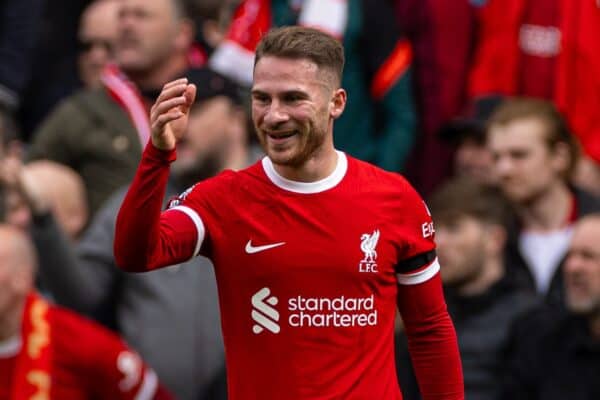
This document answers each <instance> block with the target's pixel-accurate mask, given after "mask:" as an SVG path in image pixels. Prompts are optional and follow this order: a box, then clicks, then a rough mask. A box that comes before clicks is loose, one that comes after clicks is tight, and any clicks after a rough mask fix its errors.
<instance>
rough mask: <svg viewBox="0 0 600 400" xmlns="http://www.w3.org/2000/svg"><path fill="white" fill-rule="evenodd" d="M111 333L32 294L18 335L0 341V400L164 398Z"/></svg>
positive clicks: (137, 360) (153, 379)
mask: <svg viewBox="0 0 600 400" xmlns="http://www.w3.org/2000/svg"><path fill="white" fill-rule="evenodd" d="M170 398H171V397H170V396H169V395H168V394H167V393H166V392H165V391H164V390H163V389H162V388H161V387H160V386H159V383H158V380H157V377H156V375H155V373H154V371H152V370H151V369H150V368H149V367H147V366H146V365H144V363H143V361H142V360H141V359H140V357H139V356H138V355H137V354H136V353H135V352H133V351H132V350H130V349H129V348H128V347H127V345H126V344H125V343H124V342H123V341H122V340H121V339H120V338H119V337H117V336H116V335H115V334H113V333H112V332H110V331H108V330H107V329H105V328H103V327H101V326H99V325H97V324H95V323H93V322H91V321H88V320H86V319H84V318H82V317H79V316H77V315H76V314H74V313H72V312H70V311H67V310H64V309H61V308H58V307H56V306H54V305H50V304H48V303H47V302H46V301H44V300H43V299H42V298H40V297H38V296H36V295H32V296H30V297H29V298H28V300H27V304H26V307H25V312H24V317H23V323H22V331H21V335H20V336H17V337H15V338H14V339H13V340H11V341H9V342H7V343H4V344H3V345H0V400H30V399H48V400H50V399H57V400H90V399H117V400H133V399H136V400H145V399H148V400H150V399H154V400H168V399H170Z"/></svg>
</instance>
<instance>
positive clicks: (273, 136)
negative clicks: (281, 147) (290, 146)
mask: <svg viewBox="0 0 600 400" xmlns="http://www.w3.org/2000/svg"><path fill="white" fill-rule="evenodd" d="M296 133H297V132H296V131H292V132H286V133H267V136H268V137H270V138H271V139H274V140H283V139H287V138H290V137H292V136H294V135H295V134H296Z"/></svg>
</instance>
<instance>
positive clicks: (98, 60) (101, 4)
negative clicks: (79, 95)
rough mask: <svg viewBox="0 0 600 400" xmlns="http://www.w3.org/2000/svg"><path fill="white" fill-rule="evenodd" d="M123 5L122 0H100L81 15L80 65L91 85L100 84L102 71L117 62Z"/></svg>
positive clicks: (87, 84)
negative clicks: (118, 30)
mask: <svg viewBox="0 0 600 400" xmlns="http://www.w3.org/2000/svg"><path fill="white" fill-rule="evenodd" d="M119 7H120V1H119V0H96V1H94V2H92V3H91V4H90V5H89V6H88V7H87V8H86V9H85V11H84V12H83V14H82V15H81V20H80V23H79V32H78V34H77V41H78V44H79V55H78V57H77V66H78V71H79V79H80V80H81V82H82V83H83V85H84V86H85V87H87V88H98V87H100V86H101V85H102V83H101V80H100V77H101V74H102V70H103V69H104V67H105V66H106V65H107V64H108V63H109V62H111V61H114V60H113V56H114V47H115V43H116V40H117V27H118V25H117V23H118V16H119Z"/></svg>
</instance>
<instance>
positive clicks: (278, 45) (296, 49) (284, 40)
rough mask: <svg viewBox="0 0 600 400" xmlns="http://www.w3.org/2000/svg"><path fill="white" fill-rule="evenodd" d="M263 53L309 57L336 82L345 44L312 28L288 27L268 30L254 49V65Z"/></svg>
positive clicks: (289, 56)
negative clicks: (328, 71)
mask: <svg viewBox="0 0 600 400" xmlns="http://www.w3.org/2000/svg"><path fill="white" fill-rule="evenodd" d="M265 56H274V57H282V58H292V59H308V60H310V61H312V62H314V63H315V64H317V66H318V67H319V68H324V69H328V70H330V71H331V72H333V74H334V76H335V78H336V80H337V82H336V83H337V84H338V85H339V84H340V83H341V81H342V73H343V71H344V47H343V46H342V44H341V43H340V42H339V41H338V40H337V39H335V38H334V37H332V36H330V35H328V34H326V33H324V32H321V31H319V30H317V29H313V28H305V27H301V26H287V27H283V28H275V29H272V30H271V31H269V33H267V34H266V35H265V36H264V37H263V38H262V39H261V41H260V43H259V44H258V47H257V48H256V58H255V59H254V66H256V64H257V63H258V61H259V60H260V59H261V58H262V57H265Z"/></svg>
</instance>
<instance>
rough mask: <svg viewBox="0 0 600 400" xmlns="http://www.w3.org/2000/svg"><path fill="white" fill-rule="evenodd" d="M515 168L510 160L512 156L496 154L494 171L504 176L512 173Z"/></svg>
mask: <svg viewBox="0 0 600 400" xmlns="http://www.w3.org/2000/svg"><path fill="white" fill-rule="evenodd" d="M512 168H513V163H512V162H511V160H510V157H506V156H501V155H500V156H496V160H495V162H494V172H495V173H496V174H497V175H498V176H500V177H502V176H506V175H508V174H510V172H511V170H512Z"/></svg>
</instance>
